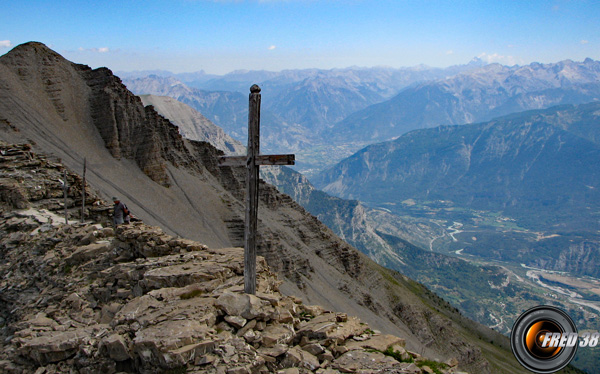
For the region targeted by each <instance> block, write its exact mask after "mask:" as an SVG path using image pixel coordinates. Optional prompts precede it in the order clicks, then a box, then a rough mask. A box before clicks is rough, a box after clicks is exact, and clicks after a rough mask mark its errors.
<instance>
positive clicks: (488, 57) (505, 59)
mask: <svg viewBox="0 0 600 374" xmlns="http://www.w3.org/2000/svg"><path fill="white" fill-rule="evenodd" d="M477 57H478V58H480V59H482V60H483V61H486V62H487V63H488V64H493V63H496V62H497V63H499V64H503V65H509V66H510V65H517V64H518V63H522V61H517V60H520V59H517V58H516V57H514V56H502V55H499V54H497V53H493V54H488V53H485V52H483V53H481V54H480V55H479V56H477Z"/></svg>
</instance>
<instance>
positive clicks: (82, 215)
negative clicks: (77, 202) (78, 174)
mask: <svg viewBox="0 0 600 374" xmlns="http://www.w3.org/2000/svg"><path fill="white" fill-rule="evenodd" d="M86 166H87V159H86V158H85V157H84V158H83V180H82V181H81V185H82V187H81V223H83V222H84V221H85V171H86V170H85V169H86Z"/></svg>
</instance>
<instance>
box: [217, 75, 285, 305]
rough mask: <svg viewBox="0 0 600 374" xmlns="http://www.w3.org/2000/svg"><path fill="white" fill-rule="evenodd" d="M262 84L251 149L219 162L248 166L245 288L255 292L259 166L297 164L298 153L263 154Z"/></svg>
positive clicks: (253, 91) (256, 94)
mask: <svg viewBox="0 0 600 374" xmlns="http://www.w3.org/2000/svg"><path fill="white" fill-rule="evenodd" d="M260 99H261V96H260V87H258V85H256V84H255V85H253V86H252V87H250V98H249V108H248V153H247V155H246V156H223V157H221V158H220V159H219V165H220V166H246V169H247V176H246V221H245V224H244V292H245V293H247V294H255V293H256V231H257V230H256V229H257V225H258V167H259V166H260V165H294V162H295V155H293V154H287V155H261V154H260Z"/></svg>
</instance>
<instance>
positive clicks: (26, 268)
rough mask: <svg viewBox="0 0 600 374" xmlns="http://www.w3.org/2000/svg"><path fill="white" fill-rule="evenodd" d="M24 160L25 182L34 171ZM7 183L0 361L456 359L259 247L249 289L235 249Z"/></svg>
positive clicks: (120, 369) (330, 364)
mask: <svg viewBox="0 0 600 374" xmlns="http://www.w3.org/2000/svg"><path fill="white" fill-rule="evenodd" d="M5 170H6V169H5ZM31 170H32V173H31V174H30V175H31V179H28V180H29V182H30V184H31V185H32V186H33V185H37V184H39V183H41V181H36V178H39V177H38V175H42V176H43V175H45V174H44V173H42V172H40V171H36V172H33V170H36V169H31ZM21 171H22V170H21ZM20 177H23V175H20ZM2 178H3V183H5V184H10V183H12V182H14V183H16V184H15V186H16V187H15V188H17V189H18V188H20V187H21V186H20V185H21V184H19V182H18V181H16V180H12V181H11V180H9V179H10V178H7V177H6V176H3V177H2ZM42 178H43V177H42ZM21 191H24V190H23V189H22V188H21ZM25 191H26V190H25ZM21 195H22V196H28V195H27V194H26V193H22V194H21ZM6 196H9V197H6ZM10 196H12V195H3V196H2V197H1V198H2V201H1V203H2V205H1V206H2V211H0V234H1V237H0V255H1V256H2V258H3V261H2V263H0V299H1V301H2V302H1V303H0V339H1V340H0V372H3V373H4V372H6V373H35V374H50V373H106V374H110V373H136V372H137V373H186V372H187V373H223V374H249V373H286V374H296V373H298V374H300V373H323V374H326V373H457V372H458V371H457V364H458V362H456V360H452V361H450V362H447V363H445V364H441V363H437V362H434V361H428V360H425V359H424V358H422V357H421V356H419V355H418V354H416V353H412V352H408V351H406V350H405V348H404V341H403V339H400V338H397V337H395V336H391V335H385V334H382V333H380V332H377V331H373V330H371V329H370V328H369V326H367V325H366V324H364V323H361V322H360V321H359V320H358V319H357V318H355V317H351V316H348V315H346V314H344V313H336V312H332V311H326V310H324V309H323V308H321V307H319V306H307V305H304V304H303V303H302V302H301V300H299V299H297V298H295V297H291V296H284V295H282V294H281V293H280V292H279V291H278V287H279V285H280V281H279V280H278V279H277V276H276V274H274V273H273V272H271V271H270V270H269V268H268V266H267V264H266V262H265V260H264V258H261V257H259V258H258V263H257V279H258V285H257V290H258V291H257V293H256V295H247V294H244V293H243V282H244V278H243V249H240V248H223V249H212V248H207V247H206V246H204V245H202V244H200V243H197V242H193V241H190V240H186V239H181V238H175V237H172V236H170V235H167V234H165V233H164V232H163V231H162V230H161V229H159V228H156V227H150V226H147V225H145V224H143V223H141V222H135V223H133V224H131V225H122V226H119V227H117V228H116V230H115V229H113V228H111V227H105V226H104V225H102V224H100V223H97V222H87V223H71V224H68V225H66V224H64V223H59V222H55V220H53V219H52V217H51V216H49V215H48V214H50V213H51V212H47V214H46V215H45V213H44V214H42V213H43V212H41V210H40V208H39V206H38V207H37V208H32V205H31V201H30V199H26V200H23V199H17V200H18V201H21V202H25V204H24V206H22V207H20V208H17V207H15V206H14V205H15V204H13V203H12V200H10V199H11V198H10ZM53 198H54V197H47V198H41V199H39V200H38V202H39V201H41V200H44V199H53ZM11 207H12V208H11ZM44 217H45V218H44Z"/></svg>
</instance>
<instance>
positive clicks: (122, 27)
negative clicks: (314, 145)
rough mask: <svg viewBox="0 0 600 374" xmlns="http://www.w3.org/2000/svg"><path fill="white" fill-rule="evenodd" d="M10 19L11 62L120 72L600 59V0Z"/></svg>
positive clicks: (209, 2)
mask: <svg viewBox="0 0 600 374" xmlns="http://www.w3.org/2000/svg"><path fill="white" fill-rule="evenodd" d="M0 17H1V22H0V54H4V53H6V52H8V50H10V48H11V47H13V46H15V45H18V44H20V43H24V42H27V41H31V40H35V41H40V42H43V43H45V44H46V45H48V46H50V47H51V48H53V49H54V50H55V51H57V52H59V53H61V54H62V55H63V56H65V57H66V58H68V59H70V60H72V61H74V62H78V63H85V64H88V65H90V66H92V67H94V68H95V67H99V66H107V67H109V68H110V69H112V70H115V71H123V70H125V71H131V70H149V69H164V70H170V71H173V72H191V71H198V70H205V71H206V72H208V73H214V74H224V73H227V72H230V71H233V70H236V69H250V70H260V69H264V70H276V71H278V70H282V69H296V68H311V67H316V68H325V69H329V68H336V67H337V68H343V67H348V66H367V67H369V66H392V67H402V66H414V65H418V64H426V65H429V66H439V67H443V66H449V65H455V64H462V63H467V62H468V61H469V60H471V59H472V58H473V57H481V58H482V59H484V60H487V61H493V62H500V63H503V64H508V65H513V64H519V65H522V64H528V63H530V62H533V61H537V62H556V61H560V60H564V59H572V60H577V61H581V60H583V59H584V58H586V57H591V58H593V59H595V60H598V59H600V22H599V21H598V20H600V1H599V0H594V1H591V0H587V1H586V0H547V1H538V0H529V1H517V0H514V1H498V0H496V1H462V0H454V1H433V0H432V1H428V0H420V1H408V0H407V1H404V0H396V1H392V0H381V1H378V0H368V1H367V0H321V1H319V0H220V1H219V0H162V1H160V0H144V1H142V0H120V1H111V0H107V1H83V0H82V1H75V0H61V1H35V0H32V1H28V0H22V1H7V2H4V4H3V6H2V16H0Z"/></svg>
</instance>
